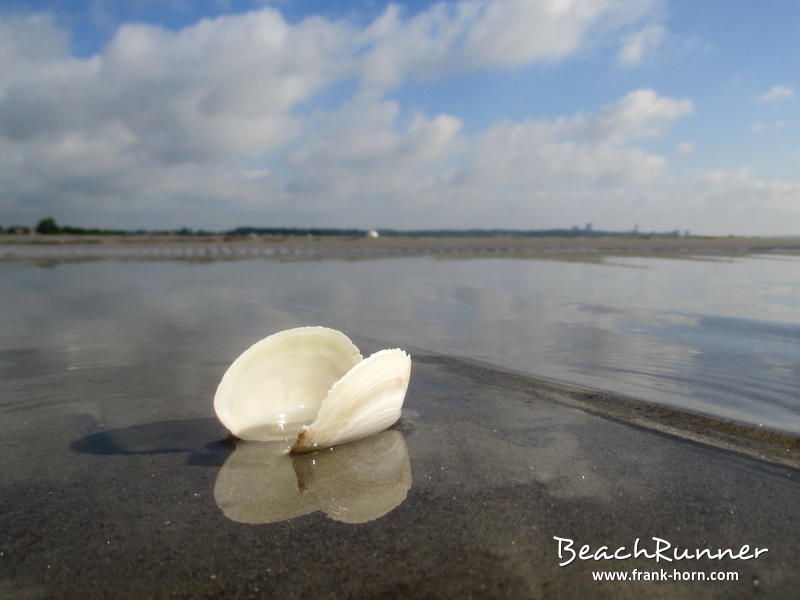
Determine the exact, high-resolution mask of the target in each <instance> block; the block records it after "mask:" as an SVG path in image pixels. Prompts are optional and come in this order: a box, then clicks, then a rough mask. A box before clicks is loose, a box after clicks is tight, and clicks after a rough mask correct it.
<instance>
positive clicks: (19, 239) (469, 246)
mask: <svg viewBox="0 0 800 600" xmlns="http://www.w3.org/2000/svg"><path fill="white" fill-rule="evenodd" d="M140 244H147V245H170V246H171V245H193V246H209V247H213V246H231V247H245V248H247V247H250V248H259V247H285V248H298V247H303V248H314V247H317V248H324V249H329V250H336V249H337V248H354V247H358V248H361V249H364V250H367V251H368V250H370V249H374V250H393V249H396V250H415V249H430V250H439V249H441V250H448V249H449V250H458V249H463V250H489V249H493V250H531V251H536V250H542V251H545V250H546V251H558V250H565V251H570V252H574V251H581V250H585V251H587V252H616V251H619V252H627V251H635V250H640V251H667V252H669V251H673V252H681V253H684V252H693V251H703V252H706V251H712V252H713V251H716V252H736V253H740V252H754V251H764V252H768V251H781V250H785V251H797V252H800V237H794V238H793V237H739V236H731V237H711V236H690V237H661V236H654V237H650V236H646V235H642V236H638V237H634V236H620V237H615V236H603V237H594V236H590V237H525V236H486V237H418V236H413V237H402V236H386V237H379V238H366V237H361V236H231V235H203V236H192V235H61V234H57V235H18V234H17V235H13V234H0V245H5V246H11V245H14V246H17V245H25V246H41V245H47V246H74V245H79V246H83V245H87V246H88V245H91V246H97V245H102V246H107V247H110V248H111V247H119V246H123V245H140Z"/></svg>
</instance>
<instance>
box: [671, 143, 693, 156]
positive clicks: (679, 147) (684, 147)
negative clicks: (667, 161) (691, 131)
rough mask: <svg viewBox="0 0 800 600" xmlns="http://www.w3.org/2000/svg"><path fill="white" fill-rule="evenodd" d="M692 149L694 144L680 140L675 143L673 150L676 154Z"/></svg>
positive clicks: (691, 150)
mask: <svg viewBox="0 0 800 600" xmlns="http://www.w3.org/2000/svg"><path fill="white" fill-rule="evenodd" d="M693 151H694V144H693V143H692V142H680V143H679V144H676V145H675V152H677V153H678V154H689V153H690V152H693Z"/></svg>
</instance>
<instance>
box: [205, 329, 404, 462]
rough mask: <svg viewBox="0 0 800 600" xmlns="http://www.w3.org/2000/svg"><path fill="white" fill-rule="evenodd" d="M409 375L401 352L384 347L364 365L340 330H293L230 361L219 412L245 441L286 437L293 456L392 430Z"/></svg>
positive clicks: (221, 387)
mask: <svg viewBox="0 0 800 600" xmlns="http://www.w3.org/2000/svg"><path fill="white" fill-rule="evenodd" d="M410 374H411V358H410V357H409V356H408V354H406V353H405V352H404V351H403V350H399V349H393V350H381V351H380V352H376V353H375V354H373V355H372V356H370V357H369V358H367V359H365V360H364V359H362V356H361V353H360V352H359V350H358V348H356V346H355V345H354V344H353V342H351V341H350V339H349V338H348V337H347V336H346V335H344V334H343V333H341V332H339V331H336V330H334V329H329V328H327V327H300V328H297V329H289V330H286V331H281V332H279V333H276V334H274V335H271V336H269V337H267V338H265V339H263V340H261V341H260V342H257V343H256V344H254V345H253V346H251V347H250V348H248V349H247V350H246V351H245V352H244V353H242V355H241V356H239V357H238V358H237V359H236V360H235V361H234V362H233V364H231V366H230V367H229V368H228V370H227V371H226V372H225V375H224V376H223V377H222V381H221V382H220V384H219V386H218V388H217V393H216V396H215V397H214V410H215V411H216V413H217V417H218V418H219V420H220V421H221V422H222V424H223V425H225V427H227V428H228V429H229V430H230V431H231V433H233V434H234V435H235V436H237V437H239V438H241V439H244V440H252V441H280V440H283V441H284V442H285V443H287V444H290V445H292V451H293V452H309V451H312V450H317V449H320V448H326V447H329V446H333V445H337V444H343V443H346V442H350V441H354V440H357V439H361V438H364V437H367V436H370V435H373V434H375V433H378V432H380V431H383V430H384V429H386V428H388V427H390V426H391V425H392V424H393V423H395V421H397V419H398V418H400V411H401V409H402V406H403V400H404V398H405V394H406V390H407V389H408V382H409V378H410ZM298 432H299V435H298ZM295 436H296V439H295Z"/></svg>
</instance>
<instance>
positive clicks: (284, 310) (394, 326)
mask: <svg viewBox="0 0 800 600" xmlns="http://www.w3.org/2000/svg"><path fill="white" fill-rule="evenodd" d="M0 298H1V299H2V307H3V308H2V314H3V319H2V321H0V380H2V379H3V373H4V372H5V373H7V374H14V375H15V376H18V375H19V374H20V372H27V373H29V374H30V375H31V376H32V378H30V379H25V380H24V381H26V382H27V383H19V381H22V380H15V381H17V382H18V383H15V384H14V387H15V389H12V390H6V391H7V392H8V391H10V392H11V394H10V395H7V396H6V397H5V398H4V399H3V400H2V405H0V410H1V411H2V412H4V413H13V412H20V411H28V410H35V409H37V408H38V407H53V406H56V405H58V404H62V403H64V404H68V403H72V404H76V403H77V404H81V403H84V404H85V403H87V402H88V403H93V404H96V403H98V402H100V403H102V396H103V395H113V394H117V395H119V394H124V393H127V390H129V389H130V386H131V385H135V381H126V382H116V381H113V380H108V379H104V378H103V370H104V369H106V370H108V369H111V371H107V372H112V371H113V369H114V368H118V367H135V366H136V365H137V364H144V363H147V364H151V363H152V361H169V365H170V366H169V368H170V369H175V370H177V371H179V372H185V373H186V375H187V376H190V374H191V371H192V370H193V369H198V368H203V369H212V370H214V371H218V374H219V376H220V377H221V375H222V373H223V372H224V369H225V367H226V366H227V364H228V363H229V362H230V361H231V360H233V358H235V356H237V355H238V353H239V352H241V351H242V350H243V349H244V348H246V347H247V346H248V345H249V344H250V343H252V342H255V341H257V340H258V339H260V338H261V337H263V336H265V335H267V334H269V333H272V332H275V331H277V330H280V329H283V328H287V327H292V326H298V325H305V324H325V325H328V326H331V327H335V328H338V329H341V330H343V331H345V332H346V333H347V334H348V335H350V336H351V337H353V338H354V339H355V340H356V341H357V342H363V341H366V343H365V344H364V345H365V346H366V349H367V350H373V349H378V348H379V347H383V345H384V344H388V345H392V346H395V345H396V346H404V345H410V346H414V347H417V348H425V349H428V350H433V351H437V352H442V353H447V354H452V355H456V356H465V357H469V358H477V359H481V360H484V361H488V362H490V363H494V364H497V365H501V366H504V367H508V368H512V369H516V370H520V371H524V372H527V373H531V374H534V375H539V376H544V377H549V378H553V379H557V380H561V381H565V382H570V383H574V384H578V385H583V386H589V387H593V388H598V389H603V390H608V391H612V392H619V393H624V394H627V395H631V396H634V397H637V398H642V399H646V400H652V401H656V402H660V403H664V404H669V405H673V406H677V407H684V408H689V409H692V410H696V411H700V412H704V413H709V414H713V415H716V416H721V417H725V418H730V419H736V420H740V421H745V422H749V423H754V424H763V425H764V426H767V427H773V428H778V429H782V430H785V431H791V432H794V433H800V400H798V394H797V389H798V388H800V259H798V257H796V256H778V255H761V256H740V257H733V258H720V257H713V258H711V257H709V258H707V259H703V258H702V257H687V258H637V257H628V256H625V257H619V256H616V257H605V258H602V259H598V257H593V258H592V259H591V260H590V261H587V262H581V261H580V260H570V261H560V260H540V259H532V258H529V259H512V258H481V259H436V258H426V257H415V258H383V259H379V260H357V261H355V260H354V261H346V260H325V261H313V260H312V261H306V262H281V261H279V260H275V259H270V258H266V259H265V258H253V259H251V260H239V261H233V262H222V261H220V262H208V263H202V264H199V263H190V262H182V261H160V262H144V261H142V262H137V261H124V262H122V261H113V260H112V261H96V262H83V263H72V264H56V265H52V266H48V267H40V266H32V265H30V264H26V263H21V262H13V261H9V262H3V263H0ZM370 346H374V347H370ZM165 364H166V363H165ZM65 373H69V374H70V381H73V382H74V383H75V386H59V387H57V388H53V387H50V386H48V385H47V379H48V377H49V376H58V377H59V378H61V377H62V376H63V375H64V374H65ZM17 387H19V388H20V389H16V388H17ZM79 390H81V391H79ZM164 393H165V394H168V393H169V390H164ZM4 395H5V394H4ZM212 395H213V390H209V393H208V397H207V398H198V403H199V405H202V406H203V407H204V408H207V406H208V403H209V402H210V399H211V396H212ZM129 408H133V407H129ZM142 410H143V411H145V412H146V411H147V410H148V409H147V404H146V403H144V402H143V404H142ZM84 412H85V413H87V414H90V413H93V412H94V411H92V410H87V411H84ZM198 416H199V413H198Z"/></svg>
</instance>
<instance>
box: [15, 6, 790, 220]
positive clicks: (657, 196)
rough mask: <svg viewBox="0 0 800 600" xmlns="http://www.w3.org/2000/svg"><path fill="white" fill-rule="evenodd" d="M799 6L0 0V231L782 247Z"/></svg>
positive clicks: (787, 204) (787, 210) (787, 199)
mask: <svg viewBox="0 0 800 600" xmlns="http://www.w3.org/2000/svg"><path fill="white" fill-rule="evenodd" d="M798 31H800V5H798V4H797V3H796V2H793V1H792V0H766V1H765V2H760V3H734V2H728V1H704V2H690V1H688V0H683V1H672V2H669V1H667V0H664V1H660V0H541V1H534V0H527V1H521V0H466V1H462V2H449V3H438V4H435V3H429V2H421V1H416V2H408V3H398V4H393V5H390V4H386V3H383V2H354V3H343V2H336V3H333V2H319V1H318V2H312V1H302V0H278V1H272V2H263V1H259V0H238V1H237V0H227V1H226V0H206V1H201V2H190V1H188V0H172V1H161V2H157V1H155V0H135V1H128V2H122V1H114V0H93V1H89V2H67V1H64V0H51V1H46V0H43V1H40V2H22V1H18V0H5V1H4V2H2V3H0V224H2V225H9V224H12V223H32V222H36V221H37V220H38V219H40V218H42V217H44V216H54V217H55V218H56V219H57V220H59V222H62V223H70V224H76V225H81V224H82V225H98V226H109V227H128V228H137V227H176V226H183V225H187V226H190V227H204V228H213V229H219V228H226V227H233V226H237V225H245V224H249V225H286V226H290V225H298V226H343V227H345V226H359V227H397V228H426V227H437V228H438V227H517V228H526V229H527V228H549V227H569V226H572V225H575V224H580V225H582V224H584V223H586V222H592V223H593V224H594V226H595V228H604V229H630V228H632V227H633V226H634V224H638V225H639V227H640V229H645V230H650V229H654V230H671V229H690V230H692V231H693V232H697V233H708V234H718V235H726V234H769V235H776V234H798V233H800V174H798V169H797V166H798V162H800V143H798V142H797V140H800V135H799V134H800V130H799V128H800V112H799V111H798V107H799V106H800V98H798V94H800V82H798V81H797V79H798V77H799V76H800V75H798V74H799V73H800V69H798V66H800V65H798V57H800V52H799V50H800V36H798V35H797V32H798Z"/></svg>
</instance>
